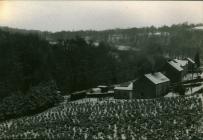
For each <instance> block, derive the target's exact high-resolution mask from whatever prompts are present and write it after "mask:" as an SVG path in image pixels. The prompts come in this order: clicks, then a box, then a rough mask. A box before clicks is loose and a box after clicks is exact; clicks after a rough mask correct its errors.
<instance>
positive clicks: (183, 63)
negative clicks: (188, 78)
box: [173, 59, 188, 75]
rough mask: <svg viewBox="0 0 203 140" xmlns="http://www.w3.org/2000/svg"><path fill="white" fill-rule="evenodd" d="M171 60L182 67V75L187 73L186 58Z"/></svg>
mask: <svg viewBox="0 0 203 140" xmlns="http://www.w3.org/2000/svg"><path fill="white" fill-rule="evenodd" d="M173 61H174V62H176V63H177V64H178V65H179V66H180V67H181V68H183V75H186V74H187V73H188V60H181V59H174V60H173Z"/></svg>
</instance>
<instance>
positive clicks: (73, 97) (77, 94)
mask: <svg viewBox="0 0 203 140" xmlns="http://www.w3.org/2000/svg"><path fill="white" fill-rule="evenodd" d="M86 92H87V91H86V90H82V91H77V92H74V93H71V96H70V100H71V101H75V100H79V99H83V98H86Z"/></svg>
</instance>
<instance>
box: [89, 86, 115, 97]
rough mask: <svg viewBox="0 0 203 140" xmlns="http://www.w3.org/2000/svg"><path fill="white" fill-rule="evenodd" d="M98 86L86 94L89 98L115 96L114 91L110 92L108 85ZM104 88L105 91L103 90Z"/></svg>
mask: <svg viewBox="0 0 203 140" xmlns="http://www.w3.org/2000/svg"><path fill="white" fill-rule="evenodd" d="M98 87H100V88H98ZM98 87H97V88H92V89H91V90H89V91H88V92H87V94H86V96H87V98H106V97H113V93H112V92H108V90H107V89H106V88H108V87H107V86H98ZM102 89H103V91H102Z"/></svg>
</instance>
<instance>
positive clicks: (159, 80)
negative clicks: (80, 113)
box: [133, 72, 170, 98]
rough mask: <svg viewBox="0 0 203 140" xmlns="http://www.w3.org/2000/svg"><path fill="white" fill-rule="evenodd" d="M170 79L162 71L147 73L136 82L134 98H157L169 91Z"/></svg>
mask: <svg viewBox="0 0 203 140" xmlns="http://www.w3.org/2000/svg"><path fill="white" fill-rule="evenodd" d="M169 86H170V79H169V78H168V77H166V76H165V75H164V74H162V73H161V72H156V73H149V74H145V75H144V76H143V77H142V78H140V79H139V80H138V81H136V82H135V83H134V86H133V87H134V89H133V98H157V97H161V96H164V95H165V94H167V93H168V90H169Z"/></svg>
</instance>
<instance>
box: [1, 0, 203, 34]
mask: <svg viewBox="0 0 203 140" xmlns="http://www.w3.org/2000/svg"><path fill="white" fill-rule="evenodd" d="M183 22H188V23H203V1H27V0H24V1H17V0H16V1H1V0H0V26H9V27H15V28H23V29H34V30H43V31H53V32H55V31H62V30H66V31H76V30H105V29H114V28H129V27H145V26H152V25H154V26H156V27H159V26H163V25H169V26H170V25H172V24H178V23H183Z"/></svg>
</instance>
